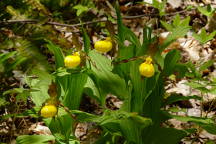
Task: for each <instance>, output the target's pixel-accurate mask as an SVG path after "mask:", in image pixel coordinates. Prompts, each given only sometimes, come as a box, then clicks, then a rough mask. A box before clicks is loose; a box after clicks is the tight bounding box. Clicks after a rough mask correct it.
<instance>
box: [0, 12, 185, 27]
mask: <svg viewBox="0 0 216 144" xmlns="http://www.w3.org/2000/svg"><path fill="white" fill-rule="evenodd" d="M186 11H187V10H181V11H178V12H173V13H169V14H165V16H173V15H176V14H180V13H184V12H186ZM147 16H148V17H149V16H159V14H142V15H136V16H123V17H122V18H123V19H136V18H142V17H147ZM115 19H117V18H115ZM106 21H107V20H95V21H87V22H83V23H78V24H62V23H58V22H52V21H48V22H44V23H42V24H45V25H56V26H62V27H73V28H74V27H78V26H82V25H89V24H94V23H99V22H106ZM11 23H23V24H25V23H27V24H28V23H29V24H37V23H41V21H40V20H36V19H24V20H5V21H0V24H11Z"/></svg>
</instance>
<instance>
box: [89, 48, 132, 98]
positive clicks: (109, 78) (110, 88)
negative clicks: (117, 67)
mask: <svg viewBox="0 0 216 144" xmlns="http://www.w3.org/2000/svg"><path fill="white" fill-rule="evenodd" d="M89 56H90V58H91V61H92V62H93V63H94V64H95V66H94V65H92V66H91V67H92V71H93V75H95V77H96V78H97V81H98V85H97V84H96V85H97V86H98V87H99V88H100V89H102V90H103V91H104V92H105V93H107V94H108V93H112V94H114V95H116V96H118V97H120V98H126V97H127V95H128V92H127V89H126V84H125V81H124V80H123V79H122V78H120V77H119V76H118V75H117V74H114V73H112V70H113V66H112V65H111V60H109V59H108V58H106V57H105V56H102V55H101V54H99V53H97V52H96V51H94V50H93V51H90V52H89Z"/></svg>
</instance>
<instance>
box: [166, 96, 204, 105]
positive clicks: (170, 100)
mask: <svg viewBox="0 0 216 144" xmlns="http://www.w3.org/2000/svg"><path fill="white" fill-rule="evenodd" d="M190 99H196V100H201V97H199V96H196V95H194V96H182V95H179V94H172V95H171V96H169V97H168V98H167V99H165V102H164V105H169V104H172V103H174V102H177V101H185V100H190Z"/></svg>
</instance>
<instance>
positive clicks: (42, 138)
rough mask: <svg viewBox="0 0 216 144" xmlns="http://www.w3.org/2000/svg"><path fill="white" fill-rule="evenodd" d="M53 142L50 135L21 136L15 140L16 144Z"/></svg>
mask: <svg viewBox="0 0 216 144" xmlns="http://www.w3.org/2000/svg"><path fill="white" fill-rule="evenodd" d="M53 140H55V137H54V136H52V135H21V136H18V137H17V139H16V143H17V144H48V142H49V141H53Z"/></svg>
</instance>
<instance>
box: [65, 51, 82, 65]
mask: <svg viewBox="0 0 216 144" xmlns="http://www.w3.org/2000/svg"><path fill="white" fill-rule="evenodd" d="M80 63H81V58H80V55H79V53H78V52H76V53H74V54H73V55H68V56H66V57H65V59H64V64H65V67H67V68H75V67H77V66H78V65H80Z"/></svg>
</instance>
